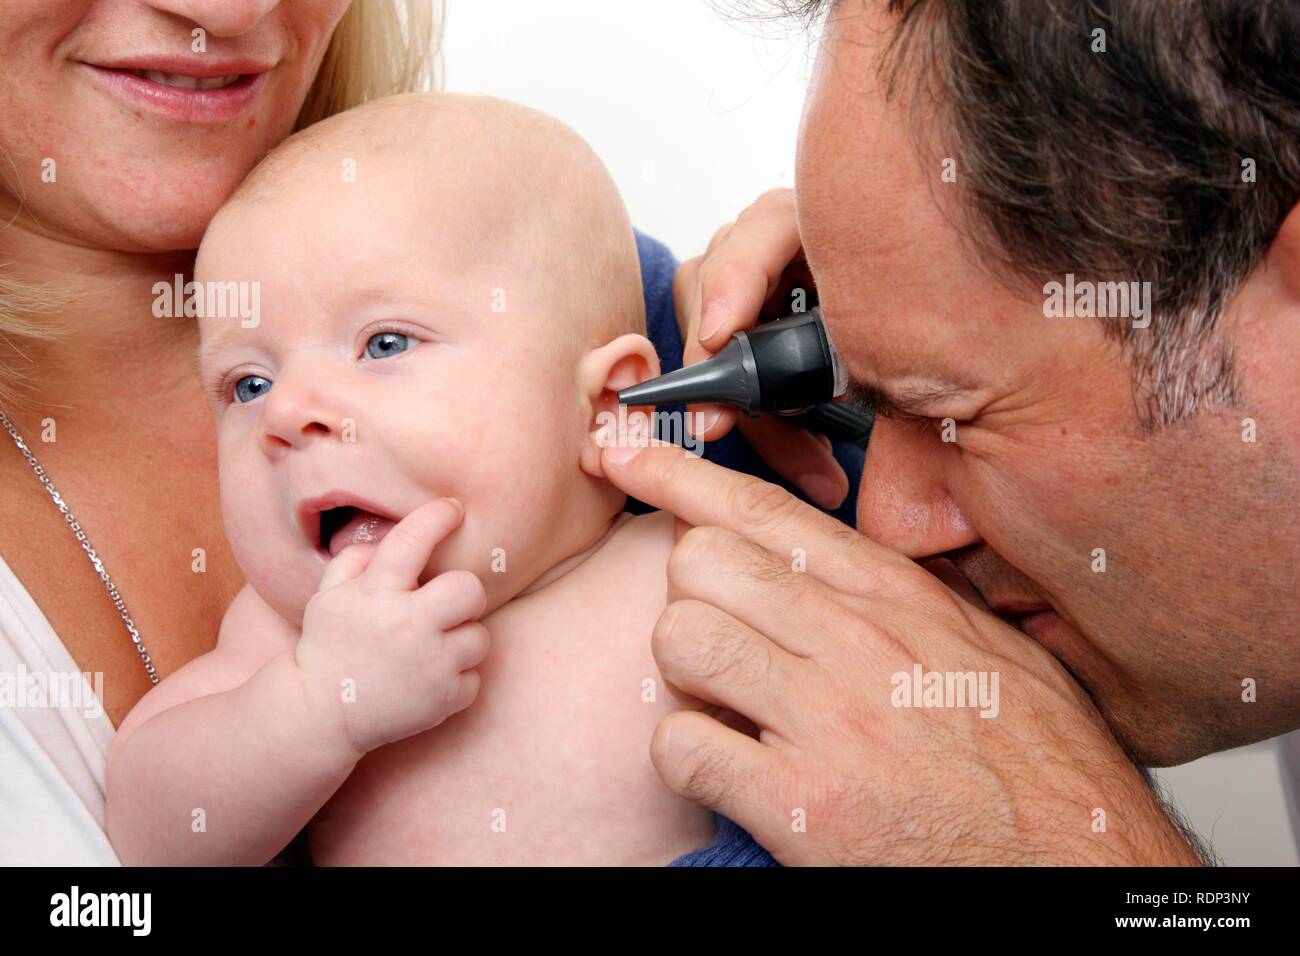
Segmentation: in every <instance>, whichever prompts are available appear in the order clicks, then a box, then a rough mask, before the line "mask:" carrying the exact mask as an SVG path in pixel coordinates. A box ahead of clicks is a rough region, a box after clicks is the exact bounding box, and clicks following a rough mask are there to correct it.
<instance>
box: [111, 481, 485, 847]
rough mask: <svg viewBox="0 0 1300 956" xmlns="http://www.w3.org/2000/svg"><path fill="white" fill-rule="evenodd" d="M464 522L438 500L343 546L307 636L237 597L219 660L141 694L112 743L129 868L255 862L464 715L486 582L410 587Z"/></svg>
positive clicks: (451, 579) (214, 657) (119, 837)
mask: <svg viewBox="0 0 1300 956" xmlns="http://www.w3.org/2000/svg"><path fill="white" fill-rule="evenodd" d="M461 516H462V513H461V511H460V508H459V505H451V506H449V505H448V504H447V503H446V502H445V501H442V500H440V501H437V502H432V503H431V504H429V505H425V506H424V507H423V508H417V509H416V510H415V511H413V512H412V513H411V514H409V515H407V516H406V518H404V519H403V520H402V521H401V522H399V523H398V525H397V526H396V527H394V528H393V529H392V531H390V532H389V534H388V535H387V536H385V538H384V539H383V540H382V541H381V542H380V543H379V545H378V546H373V545H354V546H352V547H349V548H345V549H344V550H343V551H342V552H340V553H339V555H338V557H336V558H335V559H334V560H333V561H332V562H331V563H330V565H329V566H328V568H327V569H326V572H325V576H324V579H323V580H322V582H321V588H320V591H319V593H317V595H316V596H315V597H314V598H312V600H311V601H310V602H309V603H308V605H307V610H306V613H305V614H304V617H303V631H302V636H301V638H300V637H299V636H298V633H297V630H296V629H295V628H294V627H293V626H292V625H290V624H289V623H288V622H286V621H284V620H283V619H282V618H281V617H280V616H279V615H278V614H276V613H275V612H274V611H272V610H271V609H270V608H269V607H267V606H266V604H265V603H264V602H263V601H262V600H261V598H260V597H258V596H257V594H256V592H254V591H253V590H252V588H251V587H245V588H244V590H243V591H241V592H240V594H239V596H238V597H236V598H235V600H234V601H233V602H232V603H231V606H230V609H229V610H228V611H227V613H226V616H225V618H224V619H223V620H222V623H221V633H220V635H219V637H218V640H217V647H216V649H215V650H213V651H212V652H211V653H209V654H205V655H204V656H202V657H200V658H198V659H196V660H194V661H192V662H191V663H190V664H188V665H186V666H185V667H184V668H182V669H181V670H179V671H177V672H176V673H175V674H174V675H172V676H171V677H168V678H167V680H165V681H164V682H163V683H162V684H160V685H159V686H158V687H156V688H155V689H154V690H152V691H150V692H149V694H147V695H146V696H145V697H144V699H143V700H141V701H140V703H139V704H137V705H136V708H135V709H134V710H132V711H131V713H130V714H129V715H128V716H127V719H126V720H124V721H123V723H122V727H121V729H120V730H119V731H118V733H117V736H116V738H115V739H114V741H113V747H112V749H111V750H110V752H109V766H108V808H107V822H108V833H109V837H110V839H111V840H112V843H113V846H114V849H115V850H116V851H117V853H118V856H119V857H120V858H121V860H122V861H123V862H124V863H127V864H129V865H138V864H153V865H241V864H244V865H260V864H262V863H265V862H266V861H267V860H270V859H271V858H272V857H274V856H275V854H276V853H278V852H279V851H280V850H281V849H282V848H283V847H284V846H285V844H287V843H288V842H289V841H290V840H291V839H292V838H293V836H294V835H295V834H296V833H297V832H298V831H299V830H300V829H302V827H303V826H304V825H305V824H306V823H307V822H308V821H309V820H310V819H311V817H312V816H313V815H314V814H315V813H316V811H317V810H318V809H320V807H321V806H322V805H324V803H325V801H327V800H328V799H329V798H330V796H332V795H333V793H334V791H335V790H337V789H338V787H339V785H340V784H342V782H343V781H344V780H345V779H346V778H347V776H348V774H349V773H351V772H352V768H353V767H354V766H355V764H356V762H357V760H359V759H360V758H361V756H362V755H364V754H365V753H367V752H369V751H370V750H373V749H375V748H376V747H379V746H382V745H384V744H386V743H390V742H392V741H394V740H400V739H403V738H404V737H408V736H411V735H412V734H416V733H419V732H421V731H424V730H427V729H429V728H430V727H434V726H436V725H437V724H439V723H441V722H442V721H443V720H444V719H446V717H448V716H449V715H450V714H452V713H455V712H457V711H459V710H462V709H464V708H465V707H467V706H469V704H470V703H471V702H472V701H473V699H474V697H475V695H476V693H477V691H478V675H477V674H476V673H475V672H474V671H473V670H472V668H473V667H475V666H477V665H478V664H479V663H480V662H481V661H482V659H483V658H484V656H486V654H487V632H486V630H484V628H483V626H482V625H481V624H478V623H476V622H474V620H473V619H474V618H477V617H478V615H479V614H481V613H482V611H483V607H484V600H485V599H484V595H483V588H482V584H481V583H480V582H479V581H478V579H477V578H476V577H474V576H473V575H472V574H469V573H468V572H465V571H449V572H446V573H444V574H440V575H438V576H437V577H435V578H433V579H432V580H431V581H429V582H428V583H427V584H425V585H423V586H420V585H419V582H418V576H419V573H420V571H421V570H422V569H423V568H424V566H425V563H426V562H427V560H428V557H429V555H430V553H431V552H432V551H433V548H434V547H435V546H436V545H437V543H438V541H440V540H441V539H442V538H443V537H445V535H446V534H447V533H449V532H450V531H451V530H452V529H453V528H454V527H455V526H456V525H458V524H459V523H460V520H461ZM345 686H346V687H350V688H353V689H354V691H355V692H354V693H352V694H350V695H346V696H345V695H344V694H343V693H342V690H343V688H344V687H345ZM200 821H202V827H201V828H200Z"/></svg>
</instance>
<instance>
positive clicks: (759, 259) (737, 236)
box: [673, 189, 849, 509]
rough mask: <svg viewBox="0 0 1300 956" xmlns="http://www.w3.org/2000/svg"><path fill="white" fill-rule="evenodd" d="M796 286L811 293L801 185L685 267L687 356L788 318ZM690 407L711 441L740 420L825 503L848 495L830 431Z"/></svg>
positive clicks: (680, 320) (679, 287)
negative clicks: (799, 208) (799, 219)
mask: <svg viewBox="0 0 1300 956" xmlns="http://www.w3.org/2000/svg"><path fill="white" fill-rule="evenodd" d="M795 288H802V289H805V290H807V292H808V293H809V294H811V292H812V289H813V281H812V274H811V273H810V272H809V271H808V264H807V263H806V262H805V261H804V258H803V246H802V244H801V242H800V239H799V227H798V224H797V223H796V221H795V208H794V193H793V192H791V191H790V190H788V189H774V190H772V191H771V192H767V193H764V194H763V195H762V196H760V197H759V198H758V199H757V200H756V201H755V202H754V203H753V205H751V206H749V207H748V208H747V209H745V210H744V211H743V212H741V214H740V215H739V216H738V217H737V218H736V221H735V222H733V223H728V224H727V225H725V226H723V227H722V228H721V229H719V230H718V231H717V232H716V233H714V236H713V240H712V241H711V242H710V243H709V248H708V249H707V250H706V251H705V253H704V255H702V256H697V257H696V258H694V259H688V260H687V261H685V262H683V263H682V264H681V266H680V267H679V268H678V270H677V274H676V276H675V277H674V279H673V300H674V302H675V303H676V306H677V324H678V326H679V327H680V328H681V332H682V343H683V346H684V347H683V350H682V364H683V365H693V364H695V363H696V362H699V361H702V360H703V359H706V358H709V357H710V356H711V355H713V354H714V353H716V352H717V351H718V350H719V349H721V348H722V347H723V346H724V345H726V344H727V342H728V341H730V339H731V336H732V333H734V332H740V331H743V330H746V329H750V328H752V327H753V326H755V325H757V324H758V323H759V322H766V321H768V320H770V319H779V318H782V317H783V315H785V314H786V312H787V308H786V303H788V300H789V295H790V292H791V290H792V289H795ZM811 304H812V303H811V301H810V302H809V305H810V306H811ZM687 411H689V412H692V413H699V414H700V415H701V416H702V417H701V418H699V419H697V418H696V416H695V415H694V414H692V416H691V418H690V421H691V422H692V423H693V422H695V421H697V420H698V421H701V422H702V423H703V426H704V427H702V428H700V429H699V430H698V431H695V430H694V429H693V431H695V435H696V437H698V438H703V439H704V440H705V441H713V440H714V439H717V438H721V437H722V436H723V435H725V434H726V433H727V432H729V431H730V430H731V428H732V426H733V425H738V427H739V428H740V431H741V434H743V435H744V436H745V439H746V440H747V441H748V442H749V443H750V445H752V446H753V447H754V450H755V451H756V452H758V454H759V455H760V456H761V457H762V458H763V459H764V460H765V461H766V462H767V463H768V465H770V466H771V467H772V468H773V469H774V470H775V471H776V472H777V473H778V474H780V475H781V476H782V477H784V478H785V479H786V480H788V481H790V482H792V483H793V484H795V485H796V486H798V487H799V488H801V489H802V490H803V492H804V493H805V494H806V495H808V497H809V498H810V499H811V500H812V501H814V502H816V503H817V504H818V505H820V506H821V507H823V508H827V509H830V508H836V507H838V506H839V505H840V504H841V503H842V502H843V501H844V499H845V497H847V496H848V493H849V480H848V478H847V476H845V474H844V469H843V468H841V467H840V464H839V462H837V461H836V460H835V456H834V455H833V454H832V453H831V443H830V440H829V439H827V438H826V437H825V436H823V435H816V434H814V433H812V432H809V431H807V430H805V429H803V428H800V427H798V426H797V425H792V424H790V423H789V422H787V421H783V420H782V419H781V418H780V417H779V416H776V415H760V416H759V417H758V418H747V417H745V416H744V415H742V414H740V413H739V412H737V411H736V410H735V409H733V408H729V407H727V406H725V405H690V406H688V408H687Z"/></svg>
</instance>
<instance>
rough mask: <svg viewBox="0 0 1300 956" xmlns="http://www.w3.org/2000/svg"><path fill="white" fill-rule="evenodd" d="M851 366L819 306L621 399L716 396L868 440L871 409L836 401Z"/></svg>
mask: <svg viewBox="0 0 1300 956" xmlns="http://www.w3.org/2000/svg"><path fill="white" fill-rule="evenodd" d="M848 386H849V374H848V370H847V369H846V368H845V367H844V363H843V361H842V360H841V359H840V357H839V354H838V353H837V352H836V351H835V346H834V345H832V344H831V340H830V336H829V335H827V334H826V326H825V325H823V324H822V314H821V308H820V307H819V306H818V307H814V308H813V309H811V310H810V311H808V312H804V313H803V314H801V315H793V316H788V317H786V318H784V319H777V320H775V321H773V322H764V323H763V324H762V325H756V326H755V327H754V328H752V329H750V330H749V331H748V332H737V333H735V334H734V335H732V337H731V341H729V342H728V343H727V344H726V345H725V346H723V348H722V349H721V351H719V352H718V353H717V354H716V355H714V356H713V357H712V358H708V359H705V360H704V361H702V362H697V363H696V364H694V365H688V366H686V367H684V368H680V369H678V370H677V371H675V372H669V373H668V374H667V375H660V376H659V377H658V378H652V379H650V380H649V381H648V382H642V383H641V384H640V385H633V386H631V387H629V388H624V389H621V390H620V391H619V393H618V401H619V404H620V405H669V404H677V403H682V404H686V403H691V404H694V403H705V402H707V403H712V404H719V405H730V406H732V407H733V408H738V409H740V410H741V411H743V412H744V413H745V414H746V415H747V416H749V417H750V418H753V417H755V416H757V415H758V414H759V413H760V412H775V413H777V414H778V415H787V416H798V417H797V418H793V421H795V423H797V424H799V425H802V426H803V427H805V428H808V429H809V430H810V431H816V432H821V433H823V434H825V435H826V436H827V437H829V438H831V439H832V440H835V441H849V442H854V443H855V444H865V443H866V439H867V437H868V436H869V435H870V434H871V424H872V417H873V416H872V415H871V414H870V411H869V410H868V411H865V413H864V411H863V410H862V409H856V410H855V409H854V408H853V407H852V406H844V405H834V404H831V403H832V402H834V400H835V399H837V398H842V397H843V396H844V395H845V394H846V393H847V392H848Z"/></svg>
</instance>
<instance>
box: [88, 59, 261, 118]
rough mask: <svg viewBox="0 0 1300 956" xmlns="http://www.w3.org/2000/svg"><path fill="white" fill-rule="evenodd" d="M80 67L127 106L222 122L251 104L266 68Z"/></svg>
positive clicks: (242, 111)
mask: <svg viewBox="0 0 1300 956" xmlns="http://www.w3.org/2000/svg"><path fill="white" fill-rule="evenodd" d="M79 65H80V66H82V67H84V68H85V69H86V71H87V72H88V73H89V74H90V76H91V77H92V78H93V79H94V80H95V82H98V83H100V84H102V85H103V86H104V87H105V88H106V89H108V90H109V91H110V92H112V93H113V94H115V95H116V96H118V97H120V98H122V99H123V100H125V101H126V102H127V103H128V104H131V105H133V106H138V107H142V108H144V109H148V110H151V111H153V112H155V113H159V114H161V115H163V116H166V117H168V118H170V119H175V120H182V121H185V122H190V123H223V122H229V121H230V120H232V119H235V118H236V117H238V116H240V115H241V114H242V113H244V112H246V111H247V110H249V109H250V108H251V107H252V105H253V104H254V103H255V102H256V100H257V97H258V95H259V94H260V93H261V91H262V89H263V88H264V87H265V86H266V77H267V75H268V74H267V73H266V72H265V71H262V72H243V71H240V70H238V69H235V67H237V66H239V64H230V65H224V66H223V65H222V64H219V63H214V64H211V65H210V66H205V67H203V68H202V69H200V68H197V67H189V68H188V69H187V71H177V70H164V69H154V68H152V67H151V66H147V65H130V66H114V67H109V66H98V65H95V64H93V63H85V62H82V63H80V64H79ZM163 65H165V64H159V66H163ZM221 70H228V71H229V72H219V71H221Z"/></svg>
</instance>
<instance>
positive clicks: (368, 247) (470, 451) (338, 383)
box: [195, 94, 658, 621]
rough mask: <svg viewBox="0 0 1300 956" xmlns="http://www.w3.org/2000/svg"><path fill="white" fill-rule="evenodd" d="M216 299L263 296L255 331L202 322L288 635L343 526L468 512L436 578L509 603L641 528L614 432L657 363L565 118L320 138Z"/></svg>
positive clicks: (253, 228)
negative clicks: (605, 448)
mask: <svg viewBox="0 0 1300 956" xmlns="http://www.w3.org/2000/svg"><path fill="white" fill-rule="evenodd" d="M195 280H196V281H197V282H198V283H199V288H200V289H203V288H215V285H209V284H216V283H229V282H246V283H257V289H258V292H259V294H260V315H259V316H258V319H257V322H256V324H255V325H253V323H250V322H246V321H245V322H241V321H240V320H239V318H237V317H236V318H223V317H220V316H211V315H209V316H205V317H202V318H200V327H201V337H202V345H201V349H200V367H201V372H202V374H203V378H204V381H205V383H206V384H207V386H208V388H209V393H210V394H211V395H212V399H213V401H214V403H215V406H216V418H217V431H218V439H219V449H220V465H221V469H220V470H221V495H222V505H223V511H224V514H225V521H226V530H227V534H228V535H229V538H230V542H231V545H232V546H233V548H234V550H235V555H236V557H237V558H238V560H239V563H240V566H241V568H242V569H243V571H244V574H245V575H246V576H247V578H248V580H249V582H250V583H251V584H252V585H253V586H254V588H256V589H257V591H258V592H259V593H260V594H261V595H262V597H263V598H264V599H265V600H266V601H267V602H268V603H269V604H270V605H271V606H272V607H274V608H275V609H276V610H277V611H278V612H279V613H280V614H282V615H283V616H285V617H286V618H288V619H289V620H293V621H300V620H301V616H302V611H303V608H304V606H305V605H306V603H307V600H308V599H309V598H310V597H311V595H312V594H313V593H315V590H316V587H317V585H318V583H319V581H320V577H321V574H322V572H323V571H324V568H325V565H326V564H327V563H328V561H329V558H330V554H329V551H328V549H329V547H330V540H329V538H330V532H331V531H333V530H335V529H337V528H338V526H339V524H340V523H343V524H347V527H346V529H345V530H344V531H342V532H340V533H339V534H338V535H336V536H335V537H334V545H335V546H334V551H335V552H337V551H338V550H339V549H340V548H341V547H342V546H343V545H344V544H345V543H347V541H349V540H351V539H352V538H353V537H355V535H354V534H353V531H354V530H355V528H356V527H358V525H360V524H362V522H366V523H367V524H365V526H364V527H363V530H362V532H361V535H360V536H361V537H362V538H363V539H364V538H365V537H366V531H367V530H370V531H371V532H382V531H385V530H387V528H388V527H390V526H391V520H392V519H400V518H402V517H404V516H405V515H406V514H408V513H410V512H411V511H413V510H414V509H415V508H417V507H418V506H420V505H421V504H423V503H425V502H426V501H429V500H431V499H433V498H436V497H440V496H443V495H449V496H453V497H456V498H458V499H460V501H461V502H462V503H463V504H464V506H465V520H464V522H463V524H462V525H461V526H460V527H459V528H458V529H457V530H456V531H454V532H453V533H452V534H451V536H449V537H448V538H447V540H446V541H444V542H443V543H442V544H441V545H440V546H439V547H438V548H437V550H436V551H435V552H434V557H433V560H432V561H431V562H430V565H429V567H428V568H426V574H425V577H424V578H422V580H427V578H428V577H429V576H431V575H432V574H434V573H438V572H440V571H443V570H447V569H449V568H457V567H463V568H467V569H469V570H471V571H474V572H476V573H478V574H479V576H480V577H481V578H482V579H483V583H484V585H485V587H486V588H487V592H488V606H489V608H493V607H497V606H499V605H500V604H502V603H504V602H505V601H507V600H509V599H510V598H511V597H513V596H514V595H515V594H517V593H518V592H519V591H521V590H522V589H524V588H525V587H526V586H527V585H528V584H529V583H531V582H533V581H534V580H536V579H537V577H538V576H539V575H541V574H542V573H544V572H545V571H546V570H547V569H548V568H550V567H552V566H553V565H555V564H556V563H558V562H559V561H561V560H563V559H564V558H566V557H568V556H570V555H572V554H575V553H577V552H579V551H581V550H582V549H584V548H585V547H587V546H589V545H591V544H592V543H594V541H595V540H596V538H597V537H598V536H599V535H600V533H601V532H602V531H603V530H604V529H605V528H606V527H607V526H608V522H609V520H610V519H611V518H612V517H613V516H614V515H615V514H617V513H618V512H619V511H620V510H621V509H622V507H623V503H624V501H625V498H624V496H623V495H622V494H621V493H619V492H618V491H617V489H615V488H614V487H613V486H612V485H611V484H610V483H609V482H608V481H607V480H605V478H604V477H603V475H602V472H601V468H600V447H599V444H598V443H597V440H596V431H597V429H598V427H599V425H600V424H601V423H602V422H604V421H605V420H607V418H608V415H609V413H611V412H613V413H616V412H617V398H616V392H617V390H618V389H620V388H624V387H627V386H629V385H632V384H635V383H637V382H639V381H642V380H644V379H646V378H649V377H652V376H654V375H656V374H658V361H657V359H656V357H655V352H654V348H653V346H652V345H651V343H650V342H649V341H648V340H647V339H646V338H645V336H644V331H645V315H644V306H643V304H642V293H641V277H640V269H639V266H638V260H637V253H636V246H635V242H634V239H633V234H632V228H631V226H630V224H629V222H628V218H627V213H626V211H625V210H624V208H623V204H622V201H621V200H620V198H619V196H618V192H617V190H616V189H615V187H614V185H613V183H612V182H611V180H610V178H609V175H608V174H607V173H606V171H605V169H604V167H603V166H602V165H601V163H600V161H599V160H598V159H597V158H596V156H595V155H594V154H593V153H592V152H591V150H590V149H589V148H588V147H587V145H586V144H585V143H583V142H582V140H581V139H579V137H578V136H577V135H576V134H575V133H573V132H572V131H571V130H569V129H568V128H567V127H565V126H563V125H562V124H560V123H558V122H557V121H555V120H553V119H551V118H550V117H547V116H545V115H543V114H540V113H537V112H534V111H532V110H528V109H525V108H523V107H520V106H516V105H513V104H509V103H505V102H502V101H499V100H493V99H486V98H480V97H465V96H453V95H448V94H415V95H409V96H400V97H392V98H389V99H385V100H379V101H376V102H374V103H371V104H368V105H366V106H362V107H359V108H357V109H354V110H350V111H348V112H346V113H343V114H340V115H338V116H335V117H332V118H330V119H328V120H325V121H323V122H321V123H318V124H316V125H314V126H312V127H310V128H309V129H307V130H305V131H304V132H302V133H299V134H298V135H296V136H294V137H292V138H291V139H290V140H288V141H287V142H286V143H285V144H284V145H282V146H281V147H279V148H278V149H277V150H275V151H274V152H273V153H272V154H271V155H270V156H268V157H267V158H266V159H265V160H264V161H263V162H262V163H261V165H259V166H258V167H257V169H255V170H254V171H253V173H252V174H251V175H250V176H249V178H248V180H247V181H246V182H245V183H244V184H243V185H242V186H241V187H240V189H239V191H238V192H237V193H236V194H235V196H234V197H232V199H231V200H230V202H229V203H228V204H227V205H226V206H225V207H223V208H222V210H221V211H220V212H219V213H218V214H217V216H216V218H215V219H213V221H212V224H211V226H210V227H209V229H208V231H207V234H206V235H205V236H204V239H203V244H202V246H201V248H200V250H199V256H198V262H197V264H196V266H195ZM249 326H252V327H249ZM350 503H351V504H352V506H354V507H359V508H362V509H364V510H363V511H361V512H355V511H348V510H345V509H344V510H336V511H330V510H326V511H325V512H324V514H323V516H320V517H318V512H320V510H321V509H322V508H324V509H330V508H332V507H333V506H335V505H344V506H346V505H349V504H350ZM370 512H374V513H375V514H376V515H377V516H378V517H379V518H380V519H388V520H378V521H375V520H372V519H373V517H374V516H372V515H370V514H369V513H370ZM321 527H323V529H324V531H323V533H322V531H321V530H320V528H321ZM322 539H324V540H322Z"/></svg>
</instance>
